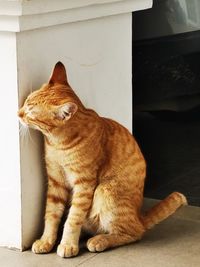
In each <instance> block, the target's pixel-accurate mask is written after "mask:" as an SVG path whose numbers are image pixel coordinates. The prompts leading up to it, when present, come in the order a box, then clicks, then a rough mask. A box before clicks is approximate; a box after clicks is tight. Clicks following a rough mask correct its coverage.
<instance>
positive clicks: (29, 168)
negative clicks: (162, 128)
mask: <svg viewBox="0 0 200 267" xmlns="http://www.w3.org/2000/svg"><path fill="white" fill-rule="evenodd" d="M131 18H132V16H131V13H128V14H124V15H117V16H110V17H104V18H100V19H94V20H88V21H83V22H77V23H70V24H64V25H59V26H54V27H49V28H42V29H38V30H34V31H25V32H20V33H18V34H17V54H18V57H17V58H18V80H19V102H20V103H22V102H23V99H24V98H25V97H26V96H27V94H28V93H29V92H30V90H31V87H33V89H37V88H38V87H39V86H40V85H41V84H42V83H44V82H47V81H48V78H49V75H50V73H51V70H52V68H53V66H54V64H55V63H56V62H57V61H59V60H61V61H62V62H63V63H64V64H65V65H66V67H67V71H68V78H69V81H70V83H71V85H72V87H73V88H74V89H75V91H76V92H77V94H78V95H79V96H80V98H81V99H82V101H83V103H84V104H85V105H86V106H88V107H90V108H93V109H95V110H96V111H97V112H98V113H99V114H101V115H102V116H106V117H110V118H113V119H116V120H117V121H119V122H121V123H122V124H123V125H125V126H126V127H128V128H129V129H130V130H131V128H132V85H131V80H132V79H131V78H132V71H131V65H132V57H131V46H132V39H131V37H132V31H131ZM38 136H39V135H38V134H36V133H35V132H32V140H33V141H32V142H31V141H30V142H28V144H27V145H24V144H23V143H21V172H22V197H23V198H22V229H23V231H22V232H23V247H28V246H30V245H31V243H32V241H33V240H34V239H35V238H36V236H37V235H38V234H39V232H40V231H41V228H40V227H39V226H41V225H42V224H41V221H42V216H41V215H42V213H43V205H42V204H43V203H44V201H43V200H44V195H45V193H44V190H45V186H44V183H45V180H44V179H45V177H44V174H43V169H42V166H43V165H44V162H43V152H42V146H41V139H40V138H38Z"/></svg>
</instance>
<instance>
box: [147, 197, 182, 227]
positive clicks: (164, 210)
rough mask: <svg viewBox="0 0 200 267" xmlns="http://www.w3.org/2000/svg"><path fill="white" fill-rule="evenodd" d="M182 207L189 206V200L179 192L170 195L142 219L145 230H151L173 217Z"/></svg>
mask: <svg viewBox="0 0 200 267" xmlns="http://www.w3.org/2000/svg"><path fill="white" fill-rule="evenodd" d="M182 205H187V199H186V197H185V196H184V195H183V194H181V193H179V192H174V193H172V194H170V195H169V196H168V197H166V198H165V199H164V200H162V201H160V202H159V203H158V204H156V205H155V206H154V207H152V208H151V209H150V210H149V211H147V212H146V214H145V215H144V216H143V217H142V221H143V224H144V227H145V229H151V228H152V227H153V226H154V225H156V224H158V223H160V222H161V221H163V220H164V219H166V218H167V217H169V216H170V215H172V214H173V213H174V212H175V211H176V210H177V209H178V208H179V207H181V206H182Z"/></svg>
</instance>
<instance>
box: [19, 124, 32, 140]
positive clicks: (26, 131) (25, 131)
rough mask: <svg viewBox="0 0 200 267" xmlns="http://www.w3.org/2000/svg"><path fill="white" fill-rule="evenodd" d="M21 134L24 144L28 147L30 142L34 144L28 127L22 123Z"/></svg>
mask: <svg viewBox="0 0 200 267" xmlns="http://www.w3.org/2000/svg"><path fill="white" fill-rule="evenodd" d="M19 133H20V137H21V140H22V143H23V144H25V145H27V144H28V141H29V140H30V141H31V142H33V139H32V137H31V134H30V130H29V127H28V126H27V125H25V124H22V123H20V129H19ZM33 143H34V142H33Z"/></svg>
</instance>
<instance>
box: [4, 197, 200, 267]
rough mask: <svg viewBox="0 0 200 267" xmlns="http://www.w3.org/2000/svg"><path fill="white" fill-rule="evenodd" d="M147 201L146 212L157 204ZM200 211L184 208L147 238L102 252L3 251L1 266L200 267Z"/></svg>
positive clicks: (194, 208)
mask: <svg viewBox="0 0 200 267" xmlns="http://www.w3.org/2000/svg"><path fill="white" fill-rule="evenodd" d="M154 202H155V201H154V200H150V199H148V200H146V202H145V209H147V208H148V207H149V206H152V205H153V204H154ZM199 240H200V208H199V207H191V206H187V207H183V208H182V209H180V210H179V211H178V212H177V213H176V214H175V215H173V216H172V217H171V218H169V219H167V220H166V221H164V222H163V223H161V224H159V225H157V226H156V227H155V228H154V229H152V230H150V231H149V232H148V233H147V234H146V236H145V237H144V239H143V240H142V241H140V242H138V243H135V244H130V245H127V246H123V247H120V248H116V249H113V250H109V251H106V252H102V253H90V252H88V251H87V250H86V249H85V248H82V249H81V251H80V255H79V256H77V257H75V258H72V259H62V258H60V257H58V256H57V255H56V253H55V252H53V253H50V254H46V255H35V254H33V253H32V252H31V251H25V252H18V251H12V250H9V249H6V248H0V266H1V267H47V266H49V267H64V266H68V267H71V266H73V267H75V266H82V267H86V266H87V267H93V266H95V267H104V266H114V267H129V266H137V267H160V266H164V267H188V266H190V267H199V266H200V243H199Z"/></svg>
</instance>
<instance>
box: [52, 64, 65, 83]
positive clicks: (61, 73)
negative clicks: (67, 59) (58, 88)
mask: <svg viewBox="0 0 200 267" xmlns="http://www.w3.org/2000/svg"><path fill="white" fill-rule="evenodd" d="M56 83H57V84H63V85H68V81H67V73H66V69H65V66H64V65H63V63H62V62H60V61H59V62H57V63H56V65H55V67H54V69H53V72H52V75H51V78H50V80H49V84H52V85H53V84H56Z"/></svg>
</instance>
